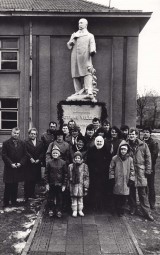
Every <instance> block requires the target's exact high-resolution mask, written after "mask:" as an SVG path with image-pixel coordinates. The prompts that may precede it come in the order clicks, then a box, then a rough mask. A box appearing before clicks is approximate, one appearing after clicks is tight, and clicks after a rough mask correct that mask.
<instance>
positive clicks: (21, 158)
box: [2, 138, 27, 183]
mask: <svg viewBox="0 0 160 255" xmlns="http://www.w3.org/2000/svg"><path fill="white" fill-rule="evenodd" d="M2 159H3V161H4V175H3V181H4V182H5V183H16V182H21V181H24V171H25V164H26V161H27V152H26V146H25V143H24V142H23V141H21V140H18V143H17V147H15V144H14V142H13V138H10V139H9V140H7V141H5V142H4V143H3V146H2ZM13 163H20V164H21V167H19V168H12V167H11V164H13Z"/></svg>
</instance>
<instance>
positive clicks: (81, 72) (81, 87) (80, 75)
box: [67, 19, 98, 102]
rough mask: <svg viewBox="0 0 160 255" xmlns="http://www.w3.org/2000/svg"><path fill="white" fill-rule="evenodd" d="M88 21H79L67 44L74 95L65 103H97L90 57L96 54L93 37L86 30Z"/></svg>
mask: <svg viewBox="0 0 160 255" xmlns="http://www.w3.org/2000/svg"><path fill="white" fill-rule="evenodd" d="M87 25H88V21H87V20H86V19H80V20H79V30H78V31H77V32H74V33H73V34H72V35H71V38H70V40H69V41H68V43H67V46H68V48H69V49H70V50H71V74H72V78H73V84H74V89H75V94H73V95H71V96H69V97H68V98H67V101H77V100H80V101H92V102H97V100H96V95H97V92H98V89H97V77H96V75H95V73H96V70H95V69H94V67H93V65H92V57H93V56H94V54H95V53H96V43H95V39H94V35H93V34H91V33H89V32H88V30H87Z"/></svg>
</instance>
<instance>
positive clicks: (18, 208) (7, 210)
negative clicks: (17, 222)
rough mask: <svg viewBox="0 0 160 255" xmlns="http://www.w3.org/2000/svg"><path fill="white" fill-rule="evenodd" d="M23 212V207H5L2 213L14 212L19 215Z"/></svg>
mask: <svg viewBox="0 0 160 255" xmlns="http://www.w3.org/2000/svg"><path fill="white" fill-rule="evenodd" d="M24 210H25V209H24V207H6V208H5V209H4V212H15V211H17V212H18V213H19V212H20V211H24Z"/></svg>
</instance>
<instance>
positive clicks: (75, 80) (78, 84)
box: [73, 78, 82, 93]
mask: <svg viewBox="0 0 160 255" xmlns="http://www.w3.org/2000/svg"><path fill="white" fill-rule="evenodd" d="M73 84H74V89H75V92H76V93H77V92H79V91H80V90H81V89H82V85H81V80H80V78H73Z"/></svg>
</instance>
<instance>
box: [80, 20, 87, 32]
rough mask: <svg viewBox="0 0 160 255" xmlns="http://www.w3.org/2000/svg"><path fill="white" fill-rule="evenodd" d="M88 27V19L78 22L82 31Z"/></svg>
mask: <svg viewBox="0 0 160 255" xmlns="http://www.w3.org/2000/svg"><path fill="white" fill-rule="evenodd" d="M87 25H88V21H87V20H86V19H80V20H79V22H78V26H79V29H80V30H82V29H84V28H87Z"/></svg>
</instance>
